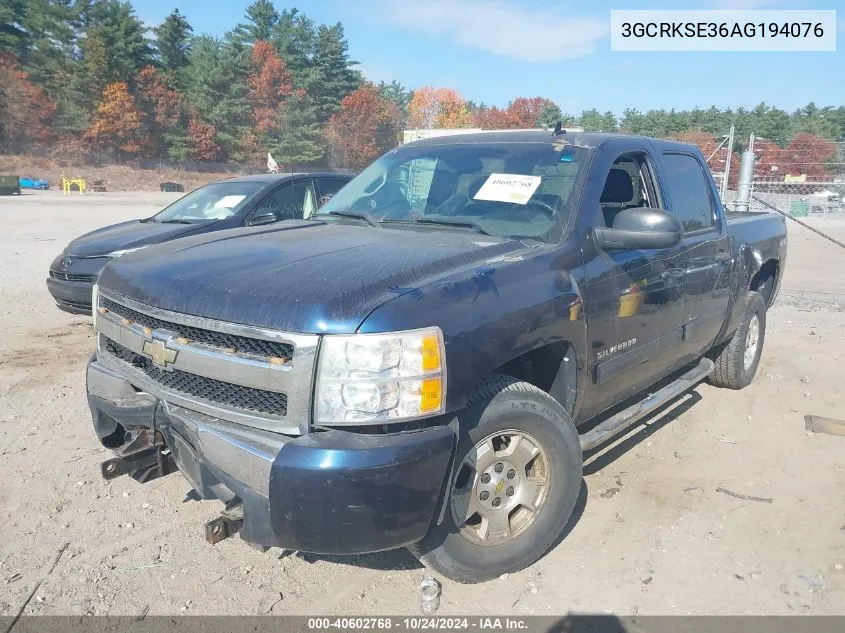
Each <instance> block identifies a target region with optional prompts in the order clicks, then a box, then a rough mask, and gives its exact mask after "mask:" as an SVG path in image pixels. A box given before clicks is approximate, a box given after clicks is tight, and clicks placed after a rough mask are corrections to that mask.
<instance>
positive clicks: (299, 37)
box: [271, 9, 316, 89]
mask: <svg viewBox="0 0 845 633" xmlns="http://www.w3.org/2000/svg"><path fill="white" fill-rule="evenodd" d="M315 38H316V26H315V25H314V22H313V20H310V19H309V18H308V17H306V16H305V15H304V14H302V13H300V12H299V10H298V9H285V10H283V11H282V12H281V13H280V14H279V21H278V22H277V23H276V26H275V27H274V28H273V33H272V37H271V41H272V42H273V46H274V47H275V49H276V52H278V53H279V55H280V56H281V58H282V60H284V62H285V65H286V66H287V67H288V70H290V72H291V73H292V74H293V85H294V87H296V88H302V89H306V88H308V86H309V85H310V81H311V77H312V60H313V57H314V41H315Z"/></svg>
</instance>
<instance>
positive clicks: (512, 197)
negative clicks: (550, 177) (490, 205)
mask: <svg viewBox="0 0 845 633" xmlns="http://www.w3.org/2000/svg"><path fill="white" fill-rule="evenodd" d="M541 180H542V178H541V177H540V176H522V175H520V174H490V177H489V178H488V179H487V180H486V181H485V182H484V184H483V185H481V189H479V190H478V193H476V194H475V195H474V196H473V199H475V200H490V201H492V202H513V203H514V204H526V203H527V202H528V201H529V200H530V199H531V196H533V195H534V192H535V191H537V187H539V186H540V181H541Z"/></svg>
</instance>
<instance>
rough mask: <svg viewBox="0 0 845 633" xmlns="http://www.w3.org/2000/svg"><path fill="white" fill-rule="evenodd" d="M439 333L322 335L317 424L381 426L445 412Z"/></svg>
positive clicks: (423, 330)
mask: <svg viewBox="0 0 845 633" xmlns="http://www.w3.org/2000/svg"><path fill="white" fill-rule="evenodd" d="M445 360H446V358H445V352H444V346H443V333H442V332H441V331H440V328H436V327H433V328H425V329H422V330H409V331H406V332H391V333H389V334H353V335H349V336H332V335H327V336H325V337H323V341H322V346H321V348H320V361H319V366H318V369H317V392H316V415H315V418H316V422H317V424H350V425H358V424H381V423H385V422H398V421H402V420H411V419H416V418H423V417H428V416H432V415H437V414H439V413H443V412H444V411H445V407H446V365H445Z"/></svg>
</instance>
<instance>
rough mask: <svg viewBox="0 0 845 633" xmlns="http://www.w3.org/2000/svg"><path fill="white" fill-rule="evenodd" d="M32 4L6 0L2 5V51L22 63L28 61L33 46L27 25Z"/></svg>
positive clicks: (0, 14)
mask: <svg viewBox="0 0 845 633" xmlns="http://www.w3.org/2000/svg"><path fill="white" fill-rule="evenodd" d="M31 4H33V3H32V2H28V1H27V0H4V2H3V3H2V4H0V51H5V52H8V53H11V54H12V55H13V56H14V57H15V59H18V60H21V61H24V60H25V59H26V54H27V52H28V51H29V48H30V46H31V45H32V36H31V35H30V33H29V32H28V30H27V25H26V18H27V14H28V13H29V7H30V5H31Z"/></svg>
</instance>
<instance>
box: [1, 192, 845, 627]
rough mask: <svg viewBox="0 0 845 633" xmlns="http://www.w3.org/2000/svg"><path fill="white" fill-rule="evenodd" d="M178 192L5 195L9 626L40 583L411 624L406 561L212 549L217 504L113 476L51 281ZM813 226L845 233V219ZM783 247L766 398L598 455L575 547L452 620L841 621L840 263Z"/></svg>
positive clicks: (762, 382)
mask: <svg viewBox="0 0 845 633" xmlns="http://www.w3.org/2000/svg"><path fill="white" fill-rule="evenodd" d="M172 197H173V196H172V195H166V194H159V193H138V194H128V193H125V194H95V195H90V196H87V197H77V196H75V197H70V198H65V197H62V196H61V195H59V194H57V193H56V192H46V193H42V192H38V193H29V194H27V195H24V196H22V197H20V198H0V215H1V216H2V218H3V224H4V230H3V232H2V234H0V260H2V262H3V265H2V267H0V294H1V295H2V297H3V299H4V302H3V306H2V307H0V325H2V327H0V331H2V332H3V336H2V337H0V453H2V459H0V481H2V486H0V543H2V545H0V615H14V614H16V613H17V612H18V610H19V609H20V607H21V605H22V604H23V603H24V601H25V600H26V599H27V597H28V596H29V594H30V592H31V591H32V590H33V588H34V587H35V585H36V583H38V582H39V581H41V580H42V579H43V583H42V584H41V585H40V587H39V588H38V590H37V591H36V592H35V594H34V596H33V597H32V600H31V601H30V602H29V604H28V606H27V607H26V610H25V613H28V614H29V613H31V614H46V615H57V614H112V615H137V614H141V613H145V612H149V614H151V615H154V614H186V613H190V614H266V613H273V614H366V615H375V614H401V613H413V612H416V611H417V609H418V604H419V593H418V592H419V589H418V587H419V583H420V581H421V579H422V578H423V577H424V576H425V575H426V573H425V571H424V570H423V569H422V568H421V567H420V566H419V564H418V563H417V562H416V561H415V560H414V559H413V558H411V557H410V556H409V555H408V554H406V553H405V552H404V551H395V552H387V553H382V554H378V555H370V556H357V557H339V558H326V557H315V556H307V555H299V554H296V553H292V552H287V551H285V552H283V551H280V550H279V549H271V550H270V551H268V552H266V553H260V552H258V551H257V550H254V549H252V548H250V547H248V546H246V545H245V544H244V543H243V542H242V541H240V540H239V539H236V538H235V539H229V540H227V541H224V542H222V543H220V544H219V545H217V546H215V547H212V546H210V545H208V544H207V543H206V542H205V540H204V538H203V531H202V528H203V524H204V522H205V521H207V520H209V519H212V518H214V517H215V516H216V515H217V513H218V512H219V510H220V505H219V504H218V503H216V502H205V501H203V502H198V501H193V500H190V499H189V498H188V497H187V496H186V494H187V492H188V490H189V487H188V485H187V483H186V482H185V481H184V480H183V479H182V478H181V476H179V475H178V474H177V475H172V476H170V477H167V478H164V479H161V480H157V481H154V482H152V483H150V484H147V485H141V484H138V483H136V482H135V481H133V480H131V479H128V478H126V477H123V478H120V479H117V480H115V481H113V482H111V483H105V482H104V481H102V480H101V479H100V477H99V470H98V466H99V463H100V462H101V461H103V460H105V459H107V458H108V457H109V456H110V453H107V452H106V451H105V450H104V449H102V448H100V447H99V444H98V442H97V440H96V438H95V436H94V433H93V430H92V428H91V420H90V417H89V412H88V409H87V405H86V401H85V384H84V380H85V374H84V366H85V362H86V360H87V359H88V357H89V355H90V354H91V351H92V334H91V324H90V320H89V319H87V318H82V317H73V316H70V315H67V314H65V313H63V312H60V311H59V310H58V309H56V308H55V307H54V305H53V303H52V301H51V299H50V296H49V294H48V293H47V290H46V288H45V285H44V278H45V276H46V273H47V268H48V265H49V264H50V262H51V260H52V259H53V258H54V257H55V256H56V254H58V253H59V252H60V251H61V250H62V248H63V247H64V246H65V244H66V243H67V242H68V241H69V240H70V239H71V238H73V237H75V236H77V235H79V234H81V233H83V232H85V231H88V230H91V229H94V228H96V227H99V226H102V225H105V224H109V223H112V222H115V221H118V220H123V219H127V218H133V217H140V216H144V215H147V214H150V213H152V212H153V211H155V210H156V209H158V208H160V207H161V206H163V205H164V204H165V203H166V202H167V201H168V200H170V199H172ZM811 222H812V223H813V224H814V225H815V226H821V227H825V228H826V230H829V231H831V232H833V233H834V234H836V235H837V236H838V237H840V239H842V238H845V220H836V219H825V220H811ZM790 240H791V243H790V253H789V263H788V271H787V274H786V279H785V282H784V287H783V290H782V292H781V298H780V300H779V302H778V305H777V306H776V307H775V308H774V309H773V310H772V311H771V312H770V314H769V325H768V332H767V337H766V346H765V351H764V354H763V360H762V364H761V366H760V370H759V373H758V375H757V379H756V380H755V382H754V383H753V385H752V386H751V387H749V388H748V389H746V390H744V391H741V392H731V391H725V390H719V389H714V388H712V387H710V386H707V385H701V386H699V387H698V388H697V389H696V390H695V391H694V392H693V393H692V395H690V396H688V397H687V398H686V399H685V400H683V401H682V402H680V403H679V404H677V405H676V406H675V407H673V408H672V409H671V410H669V411H668V412H665V413H663V414H662V415H658V416H657V417H656V418H652V419H649V420H647V421H646V422H647V424H645V425H642V426H640V427H638V429H635V430H634V431H632V432H631V433H629V434H627V435H626V436H624V437H622V438H620V439H619V441H617V442H616V443H615V444H613V445H612V446H611V447H609V448H608V449H607V450H604V451H602V452H600V453H599V454H594V455H588V456H587V467H586V476H585V486H584V489H583V491H582V492H583V494H582V499H581V501H580V503H579V505H578V508H577V510H576V516H577V521H576V522H574V527H572V529H571V532H570V533H569V535H568V536H567V538H566V539H565V540H563V541H562V542H561V543H559V544H558V545H557V546H556V547H555V548H554V550H553V551H551V552H550V553H549V554H548V555H547V556H546V557H545V558H543V559H542V560H541V561H540V562H539V563H537V564H536V565H534V566H533V567H531V568H529V569H527V570H525V571H522V572H520V573H516V574H511V575H509V576H508V577H503V578H500V579H498V580H494V581H492V582H490V583H486V584H483V585H474V586H463V585H458V584H455V583H452V582H449V581H444V582H443V597H442V601H441V608H440V612H439V613H440V614H479V613H480V614H502V615H505V614H507V615H516V614H563V613H568V612H578V613H606V612H613V613H616V614H619V615H630V614H803V613H809V614H842V613H845V571H843V565H845V437H835V436H831V435H814V434H810V433H808V432H807V431H805V429H804V415H805V414H817V415H822V416H830V417H839V418H844V417H845V413H843V402H845V398H843V380H842V373H840V372H842V368H843V366H845V365H843V360H845V358H843V356H845V337H843V334H845V276H843V275H842V271H843V270H845V250H843V249H840V248H838V247H836V246H834V245H832V244H830V243H826V242H824V241H823V240H821V239H820V238H818V237H817V236H815V235H813V234H812V233H810V232H808V231H806V230H805V229H803V228H801V227H799V226H797V225H794V224H793V225H791V226H790ZM717 488H725V489H728V490H730V491H734V492H736V493H740V494H744V495H753V496H755V497H761V498H766V499H770V500H771V502H770V503H769V502H766V501H752V500H744V499H739V498H735V497H732V496H729V495H726V494H724V493H721V492H719V491H717ZM65 544H67V546H66V549H65V550H64V552H63V553H62V555H61V556H60V558H59V560H58V563H57V564H56V566H55V568H54V569H53V570H52V572H51V573H49V572H50V568H51V565H52V564H53V562H54V560H55V557H56V555H57V553H58V552H59V551H60V550H61V549H62V548H63V547H64V546H65Z"/></svg>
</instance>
